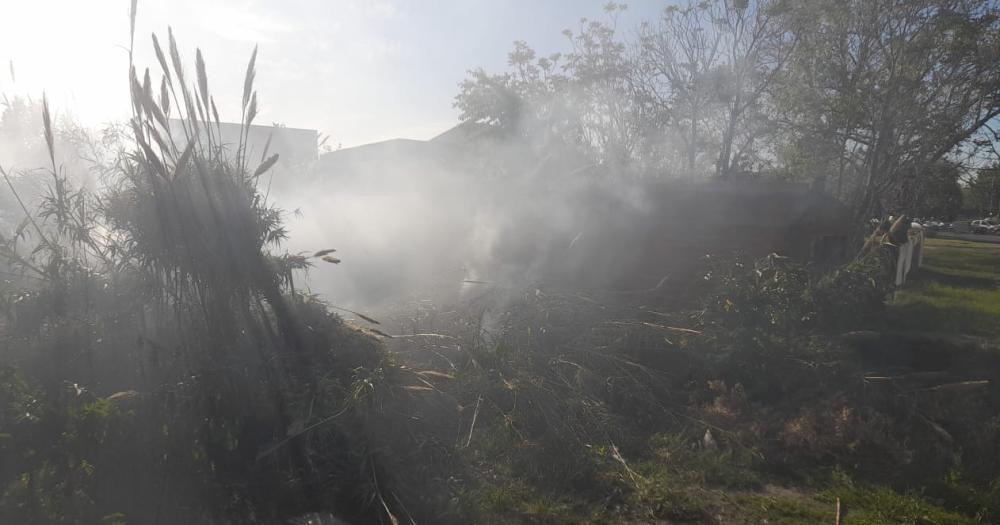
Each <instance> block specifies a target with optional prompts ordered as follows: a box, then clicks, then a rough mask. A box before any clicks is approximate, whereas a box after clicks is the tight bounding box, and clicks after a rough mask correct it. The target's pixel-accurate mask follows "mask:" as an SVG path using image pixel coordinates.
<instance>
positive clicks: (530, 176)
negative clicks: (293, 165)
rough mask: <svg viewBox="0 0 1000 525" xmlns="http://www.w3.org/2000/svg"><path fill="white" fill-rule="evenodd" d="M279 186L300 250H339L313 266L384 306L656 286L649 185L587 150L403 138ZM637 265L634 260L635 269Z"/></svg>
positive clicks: (329, 289) (317, 283) (343, 289)
mask: <svg viewBox="0 0 1000 525" xmlns="http://www.w3.org/2000/svg"><path fill="white" fill-rule="evenodd" d="M300 180H301V178H297V179H292V180H291V181H290V182H289V183H288V184H276V187H275V188H276V189H275V191H274V192H273V193H272V197H273V199H274V200H275V202H276V204H277V205H279V206H280V207H282V208H284V209H286V210H293V213H290V214H289V216H288V226H289V231H290V233H291V235H290V241H289V243H288V248H289V250H290V251H293V252H295V251H300V252H312V251H315V250H319V249H325V248H335V249H337V255H338V258H339V259H340V260H341V261H342V262H341V263H340V264H338V265H326V264H324V265H322V266H318V267H315V268H313V269H312V270H311V271H310V272H309V276H308V287H309V289H310V291H311V292H313V293H317V294H320V295H321V296H322V297H324V298H325V299H327V300H329V301H330V302H331V303H333V304H336V305H340V306H345V307H349V308H362V309H368V310H370V311H378V310H382V309H386V308H390V307H391V306H392V305H394V304H398V303H401V302H408V301H415V300H416V301H419V300H434V301H437V302H449V301H454V300H458V299H461V298H463V297H468V296H471V295H475V294H479V293H482V292H483V291H486V290H492V291H500V292H501V294H502V295H506V296H512V295H516V294H518V293H520V292H522V291H524V290H526V289H534V288H536V287H546V286H549V287H552V286H554V287H563V286H565V287H578V288H579V287H583V288H587V287H596V288H601V287H605V288H606V287H616V286H629V285H638V283H639V281H640V279H638V277H642V278H644V279H646V280H648V281H651V282H653V283H654V284H655V282H656V281H657V280H659V279H661V278H662V277H663V276H662V275H655V273H656V272H655V271H654V272H652V273H651V274H650V275H644V274H641V272H640V273H637V272H636V265H635V264H634V263H638V262H639V259H640V258H641V257H643V256H644V255H643V254H641V253H638V252H637V251H636V250H635V249H634V246H633V245H634V244H635V243H636V242H641V238H640V237H641V235H640V233H641V232H638V231H637V230H636V223H637V222H640V221H641V216H643V215H644V214H648V213H649V210H650V209H651V205H650V203H649V202H648V199H647V198H646V196H645V192H644V191H643V189H642V188H641V186H640V185H637V184H634V183H631V182H628V181H627V180H623V179H617V180H612V179H610V178H608V177H606V176H604V175H601V174H600V171H599V170H595V169H592V168H590V169H588V167H587V166H586V165H585V164H581V161H580V159H579V157H578V156H573V155H569V154H566V155H553V154H551V152H550V153H549V154H547V155H544V156H537V155H535V154H534V153H533V152H532V149H531V148H527V147H524V145H523V144H520V143H519V142H518V141H514V140H496V141H494V140H490V141H489V143H488V144H483V143H482V142H478V143H472V144H455V143H449V142H445V141H444V140H443V139H437V140H433V141H428V142H417V141H390V142H386V143H380V144H375V145H369V146H365V147H362V148H356V149H354V150H344V151H338V152H335V153H332V154H329V155H327V156H326V157H324V158H323V159H322V160H321V161H320V162H319V164H318V165H317V166H316V167H315V169H314V173H313V174H312V175H311V177H310V178H308V179H307V180H306V181H305V182H303V183H299V182H298V181H300ZM629 261H631V262H632V263H633V264H630V263H629Z"/></svg>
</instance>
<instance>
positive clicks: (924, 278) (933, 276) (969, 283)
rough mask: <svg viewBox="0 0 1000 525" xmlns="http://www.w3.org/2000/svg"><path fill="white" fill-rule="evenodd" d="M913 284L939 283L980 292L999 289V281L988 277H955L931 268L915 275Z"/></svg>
mask: <svg viewBox="0 0 1000 525" xmlns="http://www.w3.org/2000/svg"><path fill="white" fill-rule="evenodd" d="M909 282H910V283H912V284H917V283H921V284H924V283H926V284H929V283H938V284H942V285H945V286H954V287H958V288H975V289H978V290H995V289H997V287H998V286H997V281H996V280H994V279H990V278H987V277H976V276H972V275H955V274H951V273H945V272H941V271H938V270H933V269H930V268H926V267H925V268H921V269H920V270H918V271H917V272H915V273H914V274H913V277H912V278H911V280H910V281H909Z"/></svg>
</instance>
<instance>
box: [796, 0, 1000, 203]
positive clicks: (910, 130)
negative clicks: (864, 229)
mask: <svg viewBox="0 0 1000 525" xmlns="http://www.w3.org/2000/svg"><path fill="white" fill-rule="evenodd" d="M783 10H784V14H783V17H784V24H785V26H786V28H787V29H788V30H789V31H791V32H793V33H794V34H795V35H796V39H797V46H796V50H795V52H794V54H793V56H792V59H791V62H790V64H789V66H790V67H789V68H788V71H787V73H786V74H785V75H783V78H782V82H781V88H780V91H779V92H778V97H779V99H778V100H780V101H782V103H781V106H779V107H778V108H776V109H777V111H776V113H777V118H778V119H779V120H780V121H781V122H782V123H783V124H784V125H785V126H786V127H785V129H786V130H788V131H789V132H790V135H789V139H788V140H789V142H798V143H814V144H825V145H826V146H825V147H820V148H815V150H817V151H823V152H833V153H834V155H833V158H814V159H811V160H812V161H813V162H812V166H814V167H816V168H817V172H818V173H817V177H818V178H826V177H827V176H829V175H830V174H831V173H833V174H835V175H836V192H837V194H838V195H840V196H842V197H844V198H846V199H847V200H848V201H849V202H850V203H851V204H852V205H853V208H854V210H855V213H856V217H857V218H858V219H862V218H865V217H868V216H871V215H878V214H880V213H883V212H885V211H887V209H886V208H887V207H888V205H889V204H890V201H891V200H892V196H893V194H894V193H897V192H898V190H899V189H900V188H903V187H907V184H908V182H907V179H908V178H912V177H917V176H918V174H919V173H921V172H922V170H925V169H926V167H928V166H934V165H935V164H936V163H937V162H938V161H940V160H942V159H945V158H947V156H948V155H949V154H951V153H952V152H953V151H954V150H955V148H956V147H958V146H959V145H961V144H962V143H963V142H965V141H967V140H968V139H969V138H970V137H971V136H972V135H973V134H974V133H976V131H977V130H979V129H980V128H982V127H983V126H984V125H985V124H986V123H988V122H989V121H990V120H991V119H993V118H995V117H996V116H998V115H1000V96H998V93H1000V69H998V68H996V63H997V60H998V59H1000V18H998V16H997V8H996V7H995V6H994V5H993V4H991V3H988V2H982V1H974V0H916V1H902V0H876V1H868V0H865V1H861V0H853V1H849V2H843V1H840V0H812V1H809V2H788V3H786V4H784V5H783ZM831 161H833V162H832V163H833V164H834V165H835V166H836V169H833V170H831V169H830V164H831Z"/></svg>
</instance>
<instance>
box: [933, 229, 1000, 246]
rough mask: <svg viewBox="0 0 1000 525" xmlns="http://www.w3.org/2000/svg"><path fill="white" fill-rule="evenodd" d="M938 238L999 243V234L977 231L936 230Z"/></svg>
mask: <svg viewBox="0 0 1000 525" xmlns="http://www.w3.org/2000/svg"><path fill="white" fill-rule="evenodd" d="M937 237H938V238H939V239H956V240H959V241H972V242H988V243H990V244H1000V235H980V234H978V233H954V232H938V234H937Z"/></svg>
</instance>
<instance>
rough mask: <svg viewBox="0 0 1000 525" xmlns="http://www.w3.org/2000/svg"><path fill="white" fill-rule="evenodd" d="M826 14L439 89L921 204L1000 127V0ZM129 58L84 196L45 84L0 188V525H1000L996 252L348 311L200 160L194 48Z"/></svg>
mask: <svg viewBox="0 0 1000 525" xmlns="http://www.w3.org/2000/svg"><path fill="white" fill-rule="evenodd" d="M840 5H841V3H839V2H832V1H830V2H827V1H824V0H815V1H809V2H801V3H794V5H793V4H786V3H784V2H764V1H760V2H734V3H732V4H728V3H719V2H702V3H698V4H692V5H689V6H687V7H684V8H673V9H668V10H667V11H666V12H665V13H664V15H663V19H662V20H660V21H659V25H647V26H644V27H643V28H642V30H641V31H640V34H639V37H638V41H636V42H632V43H630V44H628V45H627V44H626V43H623V42H620V41H618V40H617V38H616V36H615V35H616V33H615V31H614V29H613V27H612V26H610V25H608V24H602V23H590V22H588V23H586V24H585V26H584V28H583V30H582V31H581V32H580V33H572V32H571V33H569V35H568V36H569V38H570V41H571V43H572V45H573V52H572V53H571V54H569V55H567V56H565V57H548V58H545V59H536V57H535V56H534V52H533V51H532V50H531V49H530V48H529V47H527V45H525V44H518V45H517V46H516V48H515V51H514V53H512V55H511V65H512V68H513V71H512V72H511V73H507V74H501V75H490V74H487V73H485V72H482V71H477V72H475V73H473V74H472V78H470V79H469V81H468V82H466V83H464V84H463V85H462V93H461V94H460V96H459V99H458V105H459V107H460V108H461V109H462V111H463V118H465V119H466V120H468V121H472V122H478V123H480V124H483V125H485V126H487V127H489V129H491V130H492V131H494V132H497V133H500V134H503V135H505V136H507V137H508V138H510V139H511V140H515V141H517V140H524V141H526V142H527V143H528V144H531V145H532V146H533V147H537V148H539V149H540V150H541V151H539V152H538V153H539V156H540V157H544V156H546V155H548V154H549V153H551V152H559V153H566V152H570V153H571V154H574V155H584V156H587V158H589V159H591V160H594V161H596V162H597V163H598V164H599V165H600V166H601V167H602V168H603V169H604V170H605V171H606V172H607V173H610V174H613V175H621V174H626V173H627V174H648V173H651V172H655V171H656V170H663V169H671V170H674V171H675V172H676V173H678V174H681V175H683V176H695V175H699V174H714V176H717V177H719V178H721V179H728V178H733V177H737V176H739V174H740V173H743V172H744V171H748V170H752V171H755V172H761V171H762V170H764V168H765V167H766V168H767V171H769V172H770V173H771V174H772V175H781V174H784V175H786V176H799V175H801V174H802V173H807V172H808V173H816V178H817V180H818V181H823V180H825V179H826V178H828V177H829V178H831V180H836V181H837V193H838V194H840V195H841V196H844V197H845V198H847V199H848V200H849V202H851V203H852V204H853V205H854V207H855V211H856V212H857V214H858V217H862V216H864V217H866V216H867V215H868V214H871V213H875V212H878V211H881V210H882V209H887V208H890V207H894V206H901V207H906V208H908V209H922V210H923V209H926V210H929V211H927V213H941V214H947V213H951V212H952V211H953V204H954V203H953V202H952V201H951V200H949V199H950V198H951V197H954V196H955V195H954V192H953V191H951V190H954V189H955V188H954V184H953V183H954V182H955V180H956V179H957V177H958V174H957V170H958V168H957V164H952V163H947V162H945V161H944V160H943V159H944V157H945V156H946V155H948V154H950V153H953V152H954V150H955V148H956V147H958V146H959V145H961V144H965V143H966V141H967V139H969V137H971V136H972V135H973V134H975V133H977V132H978V131H979V130H980V127H981V126H983V125H984V122H985V121H987V120H989V119H991V118H993V117H994V116H997V115H998V114H1000V105H998V103H997V101H996V100H995V99H996V97H995V89H996V87H997V85H998V80H997V78H996V71H995V69H996V68H995V66H994V65H993V62H992V61H993V60H994V59H995V53H996V49H1000V46H990V45H989V44H990V43H994V41H995V40H996V38H997V37H998V32H997V31H998V26H997V24H998V23H1000V22H998V19H997V17H996V16H995V15H996V13H995V10H994V8H993V7H990V6H988V5H984V4H981V3H976V2H963V1H952V2H943V1H940V2H938V1H935V2H932V1H923V2H915V3H914V2H878V3H877V5H876V6H875V7H869V6H868V4H867V3H862V2H854V3H852V4H850V6H849V7H850V8H849V9H846V10H845V9H842V8H841V7H840ZM134 8H135V3H134V2H133V17H134ZM623 8H624V7H623V6H621V5H616V4H612V5H610V6H609V8H608V10H609V12H610V13H611V14H612V15H614V13H616V12H619V11H620V10H621V9H623ZM133 24H134V18H133ZM152 45H153V49H154V51H155V56H156V59H157V62H158V64H159V73H158V74H153V73H151V72H150V71H149V70H145V71H143V72H141V73H140V72H139V71H138V70H136V69H135V68H134V67H133V68H132V69H131V70H130V71H129V73H130V74H129V81H130V87H131V102H132V110H133V116H132V119H131V120H130V121H129V125H128V129H127V131H126V132H125V133H117V132H114V131H113V130H110V131H109V132H108V133H107V134H106V135H105V137H103V138H102V140H101V141H98V142H99V144H98V145H97V146H99V147H97V148H96V149H93V148H91V149H90V151H91V152H95V151H96V152H97V153H98V154H96V155H92V156H91V157H89V159H90V161H91V163H92V164H93V165H95V166H96V170H95V172H94V173H96V174H97V175H99V176H100V177H102V179H103V180H102V184H100V185H87V184H82V183H79V182H78V181H79V180H80V179H79V178H76V177H74V176H73V175H72V173H71V171H72V170H73V169H75V168H74V166H73V165H72V164H69V163H62V162H60V159H61V157H62V155H63V153H62V148H63V147H64V146H63V144H62V142H63V141H62V140H60V137H67V136H71V135H72V134H71V133H66V134H61V133H60V132H59V129H60V127H59V125H58V123H56V122H53V119H52V118H51V115H50V112H49V108H48V104H47V102H46V101H45V99H44V98H43V99H42V101H41V103H40V105H39V106H38V110H39V111H38V119H39V120H40V121H41V123H42V130H43V132H42V134H41V140H40V141H37V142H38V144H33V143H30V141H29V142H27V143H26V145H25V147H26V148H27V149H28V150H30V151H31V152H32V154H36V155H37V154H39V153H40V154H41V155H42V156H43V161H44V163H45V164H47V168H46V169H45V170H43V171H35V172H28V171H22V170H11V171H7V170H6V169H3V171H0V176H2V178H3V179H4V183H5V185H6V189H7V190H9V198H8V200H5V201H3V202H0V206H2V207H3V212H4V214H3V216H2V222H0V224H2V226H3V228H4V231H3V237H2V238H0V271H2V272H3V275H4V278H3V280H2V281H0V313H2V315H3V318H2V321H0V347H2V348H3V349H4V351H3V354H2V356H0V358H2V361H0V521H2V522H4V523H8V522H9V523H59V524H62V523H66V524H69V523H108V524H112V523H113V524H126V523H158V522H163V523H287V522H290V523H326V522H332V523H337V522H338V521H339V520H347V521H349V522H356V523H389V524H393V525H397V524H401V523H650V522H653V523H746V524H751V523H762V522H764V523H780V524H811V523H822V522H832V521H833V520H834V519H835V518H834V516H835V514H836V512H837V510H836V509H837V508H838V507H839V508H840V509H841V514H842V517H843V520H842V523H847V524H856V525H860V524H883V523H898V524H914V525H915V524H923V523H937V524H973V523H997V522H1000V477H998V476H997V472H1000V418H998V417H997V414H996V407H997V400H998V393H1000V390H998V386H997V385H998V384H1000V383H998V381H1000V366H998V365H1000V352H997V348H996V346H997V345H996V340H995V337H996V336H997V335H998V332H997V328H996V326H997V320H998V317H1000V306H998V305H1000V296H998V295H997V294H998V293H1000V292H998V291H997V284H998V283H1000V273H998V263H1000V250H998V248H995V247H994V246H993V245H979V244H971V243H965V242H958V241H942V240H935V241H931V242H930V243H929V244H928V246H927V249H926V253H925V257H926V266H925V268H924V269H923V270H922V272H921V273H920V274H919V275H918V278H917V279H916V280H915V281H914V285H913V286H912V287H911V288H909V289H907V290H904V291H900V292H897V291H896V290H895V289H894V286H893V285H892V277H893V275H894V270H895V268H894V265H895V261H896V255H897V254H898V245H899V243H900V242H899V239H898V237H897V234H898V232H893V231H889V232H883V231H881V230H878V231H876V233H875V234H872V235H871V236H870V237H868V239H867V241H868V242H867V243H866V244H865V247H864V249H863V250H862V251H861V252H860V254H859V255H858V256H857V257H856V258H855V259H854V260H851V261H850V262H848V263H847V264H844V265H842V266H839V267H836V268H833V269H832V270H830V271H825V272H824V271H821V270H820V269H819V268H815V267H812V266H810V265H807V264H805V263H803V262H801V261H795V260H791V259H788V258H785V257H781V256H778V255H773V254H772V255H770V256H767V257H764V258H762V259H759V260H748V259H746V258H745V257H740V256H739V255H738V254H735V255H734V256H732V257H708V258H705V259H704V260H703V263H704V264H703V265H702V267H700V268H699V270H698V273H697V274H696V275H695V278H693V279H688V280H681V279H674V280H669V279H664V280H663V281H662V282H661V283H660V285H658V286H657V287H655V288H652V289H648V290H639V291H620V290H619V291H603V292H583V291H581V290H573V289H569V290H567V289H553V288H549V287H547V286H544V285H540V286H538V287H537V288H529V289H524V290H515V291H513V292H512V291H511V290H506V289H494V290H492V291H486V292H484V293H482V294H481V295H479V296H475V297H472V298H470V299H468V300H467V301H466V302H464V303H461V304H459V305H457V306H456V305H444V306H447V308H444V307H440V306H438V305H433V304H430V303H428V302H422V303H420V305H419V307H418V308H416V309H412V308H402V307H401V308H400V309H399V310H398V311H395V312H391V313H389V314H387V315H386V316H385V317H384V318H380V319H373V318H372V317H370V316H366V315H361V314H358V313H355V312H350V311H349V310H346V311H347V312H349V313H351V314H352V315H354V316H356V317H357V319H358V320H357V323H356V324H355V323H354V322H349V321H345V320H344V319H342V318H341V317H339V316H337V315H334V314H333V313H331V311H330V308H328V307H327V305H325V304H324V303H323V302H322V301H321V300H320V299H319V298H317V297H315V296H312V295H309V294H307V293H303V292H302V286H298V287H297V286H296V278H297V277H298V276H299V275H300V273H297V272H299V271H301V270H306V269H308V268H310V267H311V266H312V265H314V264H327V263H328V264H337V263H339V259H337V258H336V257H334V256H333V255H331V254H333V253H334V251H335V250H334V249H332V248H328V247H316V248H317V251H314V252H309V253H297V254H296V253H286V252H283V251H282V248H281V245H282V241H283V240H284V239H285V237H286V235H287V232H286V231H285V229H284V227H283V223H282V212H281V210H279V209H277V208H275V207H274V206H273V205H272V203H270V202H269V201H268V197H267V194H266V191H265V192H262V191H261V189H260V187H259V185H258V181H259V179H260V177H262V176H263V175H264V174H266V173H267V172H268V170H269V169H271V168H272V167H273V166H274V164H275V162H276V156H273V155H272V156H268V155H267V154H266V152H265V154H264V155H262V156H261V158H259V159H256V158H250V155H249V154H248V152H247V147H246V143H245V138H244V140H240V141H239V142H238V143H237V144H235V145H227V144H223V143H222V139H221V131H220V126H221V122H220V119H219V115H218V111H217V107H216V103H215V100H214V98H213V95H212V91H211V90H210V87H209V80H208V74H207V71H208V68H207V66H206V63H205V59H204V56H203V55H202V53H201V51H200V50H198V51H197V52H196V55H195V62H194V65H195V67H194V75H193V76H189V74H188V72H187V71H185V68H184V61H183V60H182V57H181V55H180V53H179V52H178V46H177V42H176V41H175V39H174V37H173V34H172V33H169V32H168V36H167V39H166V46H162V45H161V42H160V41H159V39H158V38H157V37H156V36H154V37H153V40H152ZM630 46H631V47H630ZM716 52H717V53H716ZM681 55H686V56H688V57H690V60H687V61H684V60H685V59H680V58H679V57H680V56H681ZM563 60H565V62H562V61H563ZM255 62H256V52H254V54H253V55H252V56H251V58H250V62H249V65H248V67H247V70H246V76H245V83H244V91H243V97H242V104H241V110H242V112H241V119H242V123H243V125H244V127H246V126H250V125H252V123H253V122H254V121H255V118H256V116H257V107H258V106H257V104H258V102H257V95H256V92H255V91H254V90H253V85H254V78H255V74H256V70H255ZM928 72H931V73H928ZM154 76H158V77H159V81H154V79H153V77H154ZM925 76H929V78H925ZM991 90H993V91H991ZM779 98H781V99H782V100H786V101H789V105H788V106H787V107H778V104H777V103H776V100H778V99H779ZM917 106H919V107H922V108H926V111H925V112H922V113H915V112H913V111H912V107H917ZM32 107H33V106H31V105H30V104H28V105H24V106H21V105H17V104H10V105H9V106H8V107H7V110H6V111H5V113H4V116H5V117H4V120H2V121H0V124H3V125H7V124H6V123H7V122H21V120H20V117H21V116H22V114H30V113H31V111H29V110H31V108H32ZM906 108H910V110H906V111H904V109H906ZM8 116H9V117H10V118H11V119H13V120H10V121H8V120H6V119H7V117H8ZM171 118H175V119H178V120H179V122H180V126H181V127H182V132H181V133H171V129H170V126H169V119H171ZM820 124H821V125H820ZM18 129H19V130H18V131H16V133H22V131H20V129H21V128H18ZM119 131H120V130H119ZM67 142H68V140H67ZM75 144H90V146H95V143H86V142H78V143H75ZM779 146H780V147H779ZM81 147H82V146H81ZM2 160H3V159H0V161H2ZM518 160H519V161H524V162H526V163H527V162H528V161H526V160H524V159H518ZM771 161H773V162H774V163H775V164H774V165H768V166H765V165H766V164H768V163H770V162H771ZM814 168H815V171H811V170H813V169H814ZM796 174H798V175H796ZM834 176H835V177H836V178H835V179H834ZM980 182H981V183H985V182H986V179H985V177H984V178H983V179H981V180H980ZM31 188H36V189H38V188H40V191H41V194H40V196H39V198H38V199H37V202H35V203H34V205H32V204H31V200H30V199H25V198H24V195H25V193H26V192H28V191H31ZM942 188H947V189H948V190H949V191H950V195H946V198H945V199H942V201H943V202H942V201H939V200H938V198H937V197H939V196H940V193H939V192H938V191H937V190H939V189H942ZM917 190H919V191H917ZM932 195H933V198H932ZM930 210H935V211H930ZM938 210H940V211H938ZM900 224H903V222H900ZM904 233H905V232H904ZM574 242H575V241H574ZM477 284H483V285H488V283H477ZM928 327H933V328H935V330H937V332H935V333H928V330H927V328H928ZM941 332H943V333H941ZM970 334H971V335H970ZM972 336H979V337H972ZM335 520H337V521H335Z"/></svg>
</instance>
